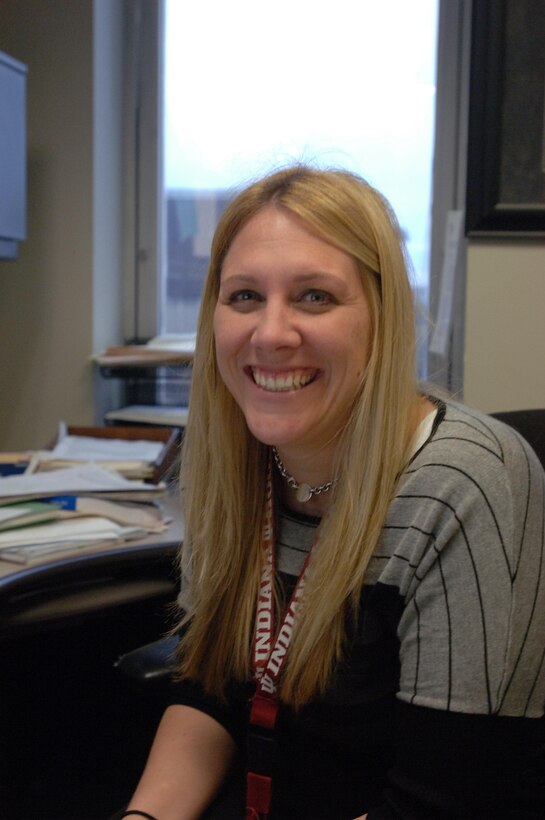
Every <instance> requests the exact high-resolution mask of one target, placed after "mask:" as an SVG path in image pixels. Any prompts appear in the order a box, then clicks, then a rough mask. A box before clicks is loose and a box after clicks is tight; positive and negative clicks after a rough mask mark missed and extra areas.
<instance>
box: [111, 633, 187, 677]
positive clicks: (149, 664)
mask: <svg viewBox="0 0 545 820" xmlns="http://www.w3.org/2000/svg"><path fill="white" fill-rule="evenodd" d="M177 645H178V638H177V637H176V636H174V637H171V638H161V639H160V640H158V641H154V642H153V643H148V644H146V645H145V646H140V647H139V648H138V649H133V650H132V651H131V652H127V653H126V654H124V655H121V657H120V658H118V660H117V661H116V662H115V664H114V666H115V668H116V669H117V670H118V671H119V672H121V674H123V675H126V676H127V677H129V678H132V679H133V680H137V681H139V682H140V683H141V684H143V685H144V686H149V685H151V684H154V683H158V682H162V681H166V680H168V679H169V678H170V676H171V674H172V672H173V671H174V669H175V667H176V647H177Z"/></svg>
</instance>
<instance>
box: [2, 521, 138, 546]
mask: <svg viewBox="0 0 545 820" xmlns="http://www.w3.org/2000/svg"><path fill="white" fill-rule="evenodd" d="M143 534H144V531H143V530H142V529H141V528H140V527H123V526H121V525H119V524H116V523H115V522H113V521H110V520H109V519H107V518H99V517H98V516H93V517H89V518H70V519H68V520H62V521H50V522H48V523H47V524H36V525H34V526H31V527H21V528H20V529H17V530H9V531H7V532H0V550H1V549H3V548H7V547H20V546H26V545H34V544H36V545H37V544H51V543H55V544H60V543H62V542H65V541H66V542H75V541H77V542H85V541H93V542H96V541H103V540H104V541H117V540H125V539H129V538H137V537H139V536H141V535H143Z"/></svg>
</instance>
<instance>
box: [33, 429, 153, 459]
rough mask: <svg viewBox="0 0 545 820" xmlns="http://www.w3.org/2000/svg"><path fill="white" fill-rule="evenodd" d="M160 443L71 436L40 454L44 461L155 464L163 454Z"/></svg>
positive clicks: (65, 437)
mask: <svg viewBox="0 0 545 820" xmlns="http://www.w3.org/2000/svg"><path fill="white" fill-rule="evenodd" d="M162 449H163V444H162V442H160V441H127V440H126V439H117V438H116V439H113V438H94V437H93V436H71V435H67V436H64V438H62V439H61V440H60V441H59V442H58V443H57V444H56V445H55V447H54V448H53V449H52V450H47V451H43V452H40V458H41V459H42V460H44V459H46V458H49V459H57V458H58V459H65V460H66V459H68V460H71V461H110V462H112V461H144V462H150V463H153V462H154V461H155V460H156V459H157V458H158V456H159V454H160V453H161V450H162Z"/></svg>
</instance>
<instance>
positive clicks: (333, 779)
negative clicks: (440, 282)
mask: <svg viewBox="0 0 545 820" xmlns="http://www.w3.org/2000/svg"><path fill="white" fill-rule="evenodd" d="M182 475H183V486H184V511H185V516H186V547H185V550H184V552H183V556H182V569H183V577H184V582H183V589H182V596H181V603H182V607H183V609H184V611H185V612H186V615H185V616H184V617H183V619H182V632H183V636H182V640H181V649H180V664H179V675H178V682H177V684H176V685H175V699H174V704H173V705H172V706H170V707H169V709H168V710H167V712H166V713H165V716H164V718H163V721H162V723H161V725H160V727H159V730H158V734H157V737H156V740H155V742H154V745H153V748H152V751H151V753H150V758H149V760H148V764H147V766H146V770H145V772H144V774H143V777H142V780H141V782H140V784H139V786H138V788H137V791H136V793H135V795H134V797H133V799H132V801H131V803H130V805H129V808H128V810H127V812H126V815H125V816H151V817H156V818H158V820H181V819H182V818H196V817H201V816H206V817H212V816H214V817H220V818H229V817H243V816H244V806H245V805H246V807H247V809H246V813H247V814H246V816H248V817H266V816H269V817H271V818H282V820H284V819H285V818H298V820H301V819H302V818H303V819H304V818H313V819H314V820H316V819H318V820H319V819H320V818H324V820H325V818H330V819H333V820H342V819H343V818H355V817H359V818H364V817H367V818H368V820H378V818H417V820H426V819H427V818H430V820H431V818H443V817H444V818H447V817H464V818H474V819H475V820H483V819H484V818H488V817H500V816H502V817H513V818H514V817H520V818H523V817H524V818H537V817H543V816H545V806H544V802H543V771H544V768H543V704H544V700H545V672H544V662H543V658H544V652H545V578H544V572H545V570H544V562H543V529H544V476H543V471H542V470H541V467H540V465H539V463H538V461H537V459H536V457H535V456H534V454H533V453H532V451H531V450H530V448H529V447H528V446H527V445H526V444H525V442H523V441H522V440H521V439H520V437H518V436H517V435H516V434H515V433H514V432H513V431H511V430H509V429H508V428H506V427H505V426H503V425H501V424H500V423H498V422H495V421H493V420H491V419H490V418H487V417H486V416H483V415H480V414H479V413H476V412H474V411H471V410H468V409H467V408H464V407H462V406H460V405H457V404H454V403H450V402H446V403H445V402H442V401H440V400H438V399H435V398H432V397H429V396H427V395H425V394H423V393H422V392H420V391H419V388H418V386H417V384H416V381H415V366H414V332H413V309H412V294H411V289H410V285H409V281H408V276H407V269H406V264H405V260H404V254H403V245H402V241H401V235H400V231H399V228H398V226H397V223H396V221H395V218H394V216H393V214H392V213H391V211H390V209H389V207H388V205H387V203H386V202H385V201H384V199H383V198H382V197H381V196H380V194H378V193H377V192H376V191H375V190H373V189H372V188H371V187H370V186H368V185H367V184H366V183H365V182H364V181H363V180H361V179H359V178H357V177H355V176H353V175H351V174H348V173H345V172H341V171H318V170H312V169H309V168H305V167H299V166H298V167H294V168H291V169H287V170H284V171H280V172H278V173H275V174H273V175H271V176H269V177H267V178H265V179H263V180H260V181H258V182H256V183H255V184H253V185H251V186H249V187H248V188H247V189H246V190H245V191H243V192H242V193H241V194H239V195H238V196H237V197H236V198H235V200H234V201H233V202H232V203H231V205H229V206H228V208H227V210H226V211H225V213H224V215H223V217H222V219H221V221H220V224H219V226H218V229H217V232H216V235H215V239H214V242H213V247H212V255H211V264H210V270H209V274H208V278H207V281H206V285H205V291H204V296H203V303H202V311H201V317H200V325H199V333H198V342H197V352H196V358H195V365H194V378H193V386H192V396H191V412H190V418H189V424H188V428H187V431H186V439H185V446H184V453H183V468H182ZM276 633H277V634H278V637H277V639H276V642H275V634H276ZM256 680H257V681H258V683H257V684H256ZM241 772H242V774H241ZM245 774H247V777H246V776H245ZM245 782H246V785H244V783H245ZM214 801H215V802H214ZM211 806H212V808H210V807H211Z"/></svg>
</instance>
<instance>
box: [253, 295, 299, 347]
mask: <svg viewBox="0 0 545 820" xmlns="http://www.w3.org/2000/svg"><path fill="white" fill-rule="evenodd" d="M255 316H256V324H255V327H254V330H253V333H252V343H253V344H254V345H255V346H256V347H258V348H260V349H263V350H265V349H268V350H276V349H278V348H282V347H288V348H294V347H298V346H299V345H300V344H301V333H300V330H299V328H298V327H297V322H296V317H295V316H294V315H293V311H292V310H291V308H290V306H289V305H287V304H285V303H284V302H276V301H272V300H271V301H267V302H265V303H264V305H263V307H262V309H261V310H260V311H257V313H256V314H255Z"/></svg>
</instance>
